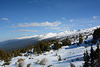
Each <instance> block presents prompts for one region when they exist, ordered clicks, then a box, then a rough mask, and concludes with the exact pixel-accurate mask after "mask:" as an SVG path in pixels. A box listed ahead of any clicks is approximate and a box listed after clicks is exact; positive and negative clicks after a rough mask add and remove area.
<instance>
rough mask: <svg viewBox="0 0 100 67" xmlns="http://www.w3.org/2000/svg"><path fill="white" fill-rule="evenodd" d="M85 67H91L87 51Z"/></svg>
mask: <svg viewBox="0 0 100 67" xmlns="http://www.w3.org/2000/svg"><path fill="white" fill-rule="evenodd" d="M84 61H85V63H84V66H83V67H89V55H88V51H87V50H86V53H84Z"/></svg>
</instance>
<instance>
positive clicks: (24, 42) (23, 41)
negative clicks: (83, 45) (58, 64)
mask: <svg viewBox="0 0 100 67" xmlns="http://www.w3.org/2000/svg"><path fill="white" fill-rule="evenodd" d="M98 27H100V26H96V27H93V28H89V29H81V30H78V31H77V30H73V31H64V32H60V33H48V34H46V35H34V36H26V37H21V38H17V39H12V40H7V41H3V42H0V49H4V50H5V51H12V50H14V49H15V50H17V49H19V48H23V47H27V46H28V45H30V44H33V45H34V44H37V43H38V42H39V41H41V40H54V39H65V38H67V37H69V36H70V38H72V37H74V36H76V35H77V36H78V35H79V34H83V35H90V34H92V33H93V31H94V30H95V29H96V28H98Z"/></svg>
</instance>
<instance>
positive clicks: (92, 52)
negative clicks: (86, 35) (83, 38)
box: [90, 45, 95, 67]
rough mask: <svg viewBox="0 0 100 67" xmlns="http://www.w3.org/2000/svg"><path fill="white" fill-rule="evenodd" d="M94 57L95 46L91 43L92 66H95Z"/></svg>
mask: <svg viewBox="0 0 100 67" xmlns="http://www.w3.org/2000/svg"><path fill="white" fill-rule="evenodd" d="M94 57H95V53H94V50H93V47H92V45H91V53H90V58H91V60H90V62H91V67H94Z"/></svg>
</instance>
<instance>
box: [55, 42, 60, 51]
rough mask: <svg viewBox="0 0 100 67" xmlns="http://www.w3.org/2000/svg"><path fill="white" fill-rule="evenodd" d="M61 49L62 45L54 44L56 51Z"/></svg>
mask: <svg viewBox="0 0 100 67" xmlns="http://www.w3.org/2000/svg"><path fill="white" fill-rule="evenodd" d="M60 47H61V45H60V44H59V43H58V42H56V43H55V44H54V49H55V50H58V49H59V48H60Z"/></svg>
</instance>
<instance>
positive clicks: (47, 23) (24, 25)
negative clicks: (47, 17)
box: [17, 21, 61, 27]
mask: <svg viewBox="0 0 100 67" xmlns="http://www.w3.org/2000/svg"><path fill="white" fill-rule="evenodd" d="M60 24H61V22H59V21H56V22H53V23H50V22H48V21H47V22H43V23H19V24H18V25H17V27H34V26H40V27H41V26H52V27H54V26H58V25H60Z"/></svg>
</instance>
